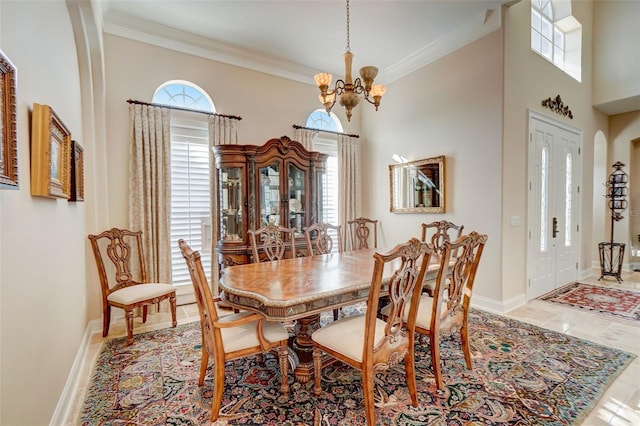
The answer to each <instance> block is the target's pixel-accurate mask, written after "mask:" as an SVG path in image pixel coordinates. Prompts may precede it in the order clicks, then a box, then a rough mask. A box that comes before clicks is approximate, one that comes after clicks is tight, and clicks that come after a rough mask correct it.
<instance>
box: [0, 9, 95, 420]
mask: <svg viewBox="0 0 640 426" xmlns="http://www.w3.org/2000/svg"><path fill="white" fill-rule="evenodd" d="M0 12H1V13H0V48H1V49H2V50H3V51H4V53H5V54H6V55H7V56H8V57H9V58H10V59H11V61H12V62H13V63H14V64H15V66H16V67H17V70H18V73H17V76H18V78H17V81H18V88H17V112H18V122H17V133H18V166H19V180H20V189H19V190H5V189H3V190H0V252H1V253H2V256H1V257H0V294H1V296H0V346H1V349H0V354H1V360H2V362H1V367H0V376H1V377H0V387H1V388H0V395H1V396H0V398H1V399H0V424H3V425H42V424H48V423H49V420H50V418H51V416H52V413H53V411H54V409H55V407H56V403H57V402H58V398H59V396H60V394H61V392H62V389H63V387H64V385H65V381H66V379H67V375H68V374H69V369H70V367H71V364H72V362H73V359H74V357H75V355H76V353H77V351H78V347H79V344H80V341H81V338H82V335H83V332H84V330H85V326H86V318H85V313H86V312H85V307H84V306H83V301H84V300H85V298H86V286H85V244H86V227H85V222H86V217H85V206H84V203H70V202H67V201H66V200H62V199H59V200H57V199H46V198H41V197H32V196H31V194H30V176H29V174H30V169H29V164H30V163H29V155H30V151H29V141H30V133H31V129H30V123H31V122H30V114H31V109H32V106H33V103H41V104H47V105H50V106H51V107H53V109H54V110H55V111H56V113H57V114H58V116H59V117H60V119H61V120H62V121H63V122H64V123H65V125H66V126H67V127H68V128H69V130H70V131H71V133H72V137H73V139H75V140H77V141H78V142H80V144H82V145H84V146H87V145H89V144H91V141H90V140H86V139H85V138H84V137H83V133H82V121H81V113H82V111H81V110H82V108H81V103H80V93H79V91H80V89H79V87H80V85H79V76H78V63H77V59H76V48H75V44H74V37H73V33H72V30H71V25H70V21H69V16H68V12H67V8H66V5H65V2H64V1H61V0H56V1H26V2H25V1H22V2H18V1H9V2H6V1H3V2H0ZM86 195H87V196H88V197H91V194H86Z"/></svg>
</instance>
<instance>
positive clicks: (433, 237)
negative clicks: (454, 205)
mask: <svg viewBox="0 0 640 426" xmlns="http://www.w3.org/2000/svg"><path fill="white" fill-rule="evenodd" d="M463 229H464V225H456V224H455V223H453V222H449V221H446V220H441V221H435V222H431V223H423V224H422V241H426V242H428V243H431V245H433V247H434V248H435V249H436V254H437V255H438V256H439V255H441V254H442V249H443V245H444V243H445V241H455V240H456V239H458V238H460V236H461V235H462V230H463ZM454 257H455V256H454Z"/></svg>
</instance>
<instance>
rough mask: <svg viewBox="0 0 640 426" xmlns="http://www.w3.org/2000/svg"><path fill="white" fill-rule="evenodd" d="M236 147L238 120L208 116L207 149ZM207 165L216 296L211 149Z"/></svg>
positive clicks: (214, 278)
mask: <svg viewBox="0 0 640 426" xmlns="http://www.w3.org/2000/svg"><path fill="white" fill-rule="evenodd" d="M231 144H233V145H237V144H238V119H236V118H233V117H225V116H221V115H210V116H209V147H210V148H213V147H214V146H215V145H231ZM209 164H210V170H211V173H210V176H211V179H210V181H211V286H212V291H213V294H218V275H219V270H218V260H217V258H216V251H215V245H216V242H217V241H218V232H217V228H218V227H217V226H216V224H217V223H218V209H217V208H216V206H215V204H214V203H217V198H216V193H217V191H216V188H217V186H218V173H216V167H215V157H214V155H213V149H210V150H209Z"/></svg>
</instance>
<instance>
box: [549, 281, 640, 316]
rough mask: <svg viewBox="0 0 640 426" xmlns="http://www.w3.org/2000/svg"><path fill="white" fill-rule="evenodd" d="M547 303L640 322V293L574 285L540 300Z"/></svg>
mask: <svg viewBox="0 0 640 426" xmlns="http://www.w3.org/2000/svg"><path fill="white" fill-rule="evenodd" d="M538 299H539V300H545V301H547V302H554V303H560V304H562V305H568V306H573V307H576V308H580V309H584V310H588V311H592V312H598V313H601V314H605V315H608V316H611V317H615V318H621V319H626V320H631V321H640V293H636V292H633V291H628V290H622V289H617V288H611V287H604V286H599V285H591V284H582V283H572V284H567V285H565V286H563V287H560V288H559V289H556V290H554V291H551V292H549V293H547V294H545V295H543V296H540V297H539V298H538Z"/></svg>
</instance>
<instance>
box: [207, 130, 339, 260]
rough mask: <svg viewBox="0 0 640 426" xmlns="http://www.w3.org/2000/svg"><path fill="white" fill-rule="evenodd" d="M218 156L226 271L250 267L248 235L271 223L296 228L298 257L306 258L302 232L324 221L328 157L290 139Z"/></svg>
mask: <svg viewBox="0 0 640 426" xmlns="http://www.w3.org/2000/svg"><path fill="white" fill-rule="evenodd" d="M213 153H214V156H215V164H216V179H217V184H216V187H217V194H216V197H217V203H216V205H217V210H216V212H217V218H218V220H217V236H218V241H217V245H216V252H217V255H218V263H219V264H220V270H222V269H223V268H224V267H227V266H230V265H236V264H244V263H250V262H251V260H252V259H251V244H250V242H249V240H248V236H247V231H248V230H249V229H258V228H260V227H261V226H264V225H267V224H269V223H272V224H277V225H281V226H284V227H287V228H293V229H294V230H295V237H296V238H295V244H296V253H297V254H298V255H305V250H306V245H305V239H304V234H303V231H302V228H304V227H305V226H310V225H311V224H312V223H314V222H317V221H318V220H319V218H321V217H322V203H321V202H320V200H321V199H322V192H323V188H325V187H326V182H325V180H326V159H327V155H326V154H322V153H319V152H313V151H307V150H306V149H305V148H304V147H303V146H302V145H301V144H300V143H299V142H296V141H293V140H291V139H289V138H288V137H286V136H283V137H281V138H276V139H270V140H268V141H267V142H266V143H265V144H264V145H218V146H215V147H214V148H213Z"/></svg>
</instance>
